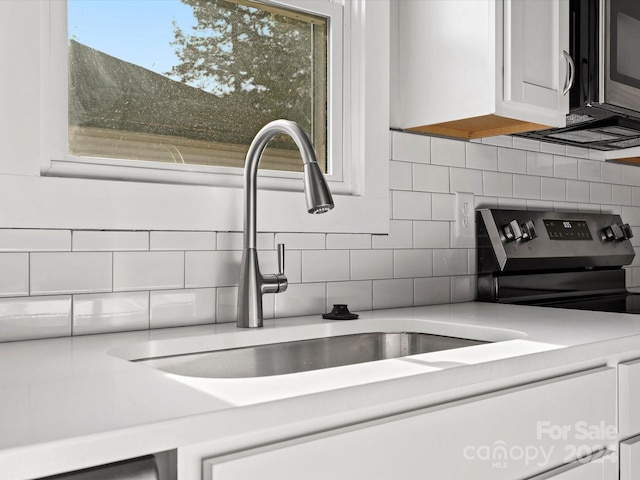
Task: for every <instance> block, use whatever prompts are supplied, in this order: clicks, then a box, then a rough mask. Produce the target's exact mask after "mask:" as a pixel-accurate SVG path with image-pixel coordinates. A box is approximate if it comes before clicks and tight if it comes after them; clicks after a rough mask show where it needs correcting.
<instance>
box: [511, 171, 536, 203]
mask: <svg viewBox="0 0 640 480" xmlns="http://www.w3.org/2000/svg"><path fill="white" fill-rule="evenodd" d="M540 178H541V177H535V176H530V175H514V176H513V195H514V196H515V197H517V198H531V199H540V195H541V186H540V185H541V183H540Z"/></svg>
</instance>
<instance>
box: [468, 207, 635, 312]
mask: <svg viewBox="0 0 640 480" xmlns="http://www.w3.org/2000/svg"><path fill="white" fill-rule="evenodd" d="M476 237H477V259H478V300H480V301H485V302H498V303H512V304H520V305H540V306H548V307H557V308H571V309H579V310H594V311H603V312H619V313H640V294H638V293H632V292H629V291H628V290H627V289H626V287H625V271H624V269H623V268H622V267H623V266H624V265H628V264H630V263H631V262H632V261H633V258H634V256H635V253H634V249H633V246H632V245H631V242H630V240H629V239H630V238H632V237H633V232H632V230H631V227H630V226H629V225H628V224H625V223H623V222H622V219H621V218H620V216H619V215H615V214H603V213H578V212H544V211H524V210H503V209H482V210H478V211H477V212H476Z"/></svg>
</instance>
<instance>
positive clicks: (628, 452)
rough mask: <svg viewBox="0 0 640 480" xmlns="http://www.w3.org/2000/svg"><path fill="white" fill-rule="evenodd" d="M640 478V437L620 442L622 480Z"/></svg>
mask: <svg viewBox="0 0 640 480" xmlns="http://www.w3.org/2000/svg"><path fill="white" fill-rule="evenodd" d="M638 478H640V435H638V436H636V437H632V438H630V439H628V440H625V441H624V442H620V480H637V479H638Z"/></svg>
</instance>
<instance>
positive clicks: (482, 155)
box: [466, 142, 498, 171]
mask: <svg viewBox="0 0 640 480" xmlns="http://www.w3.org/2000/svg"><path fill="white" fill-rule="evenodd" d="M466 149H467V151H466V167H467V168H472V169H475V170H492V171H496V170H498V147H495V146H493V145H486V144H482V143H471V142H468V143H467V144H466Z"/></svg>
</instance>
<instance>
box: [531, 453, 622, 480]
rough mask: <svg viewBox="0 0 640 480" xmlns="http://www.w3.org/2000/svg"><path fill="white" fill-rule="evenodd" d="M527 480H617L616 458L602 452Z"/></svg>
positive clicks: (614, 455) (613, 455) (611, 454)
mask: <svg viewBox="0 0 640 480" xmlns="http://www.w3.org/2000/svg"><path fill="white" fill-rule="evenodd" d="M527 480H618V463H617V456H616V454H615V452H611V451H609V450H602V451H600V452H597V453H596V454H594V455H592V456H590V457H587V458H582V459H580V460H577V461H575V462H571V463H569V464H566V465H562V466H561V467H558V468H554V469H553V470H551V471H548V472H545V473H543V474H540V475H536V476H535V477H529V478H528V479H527Z"/></svg>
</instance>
